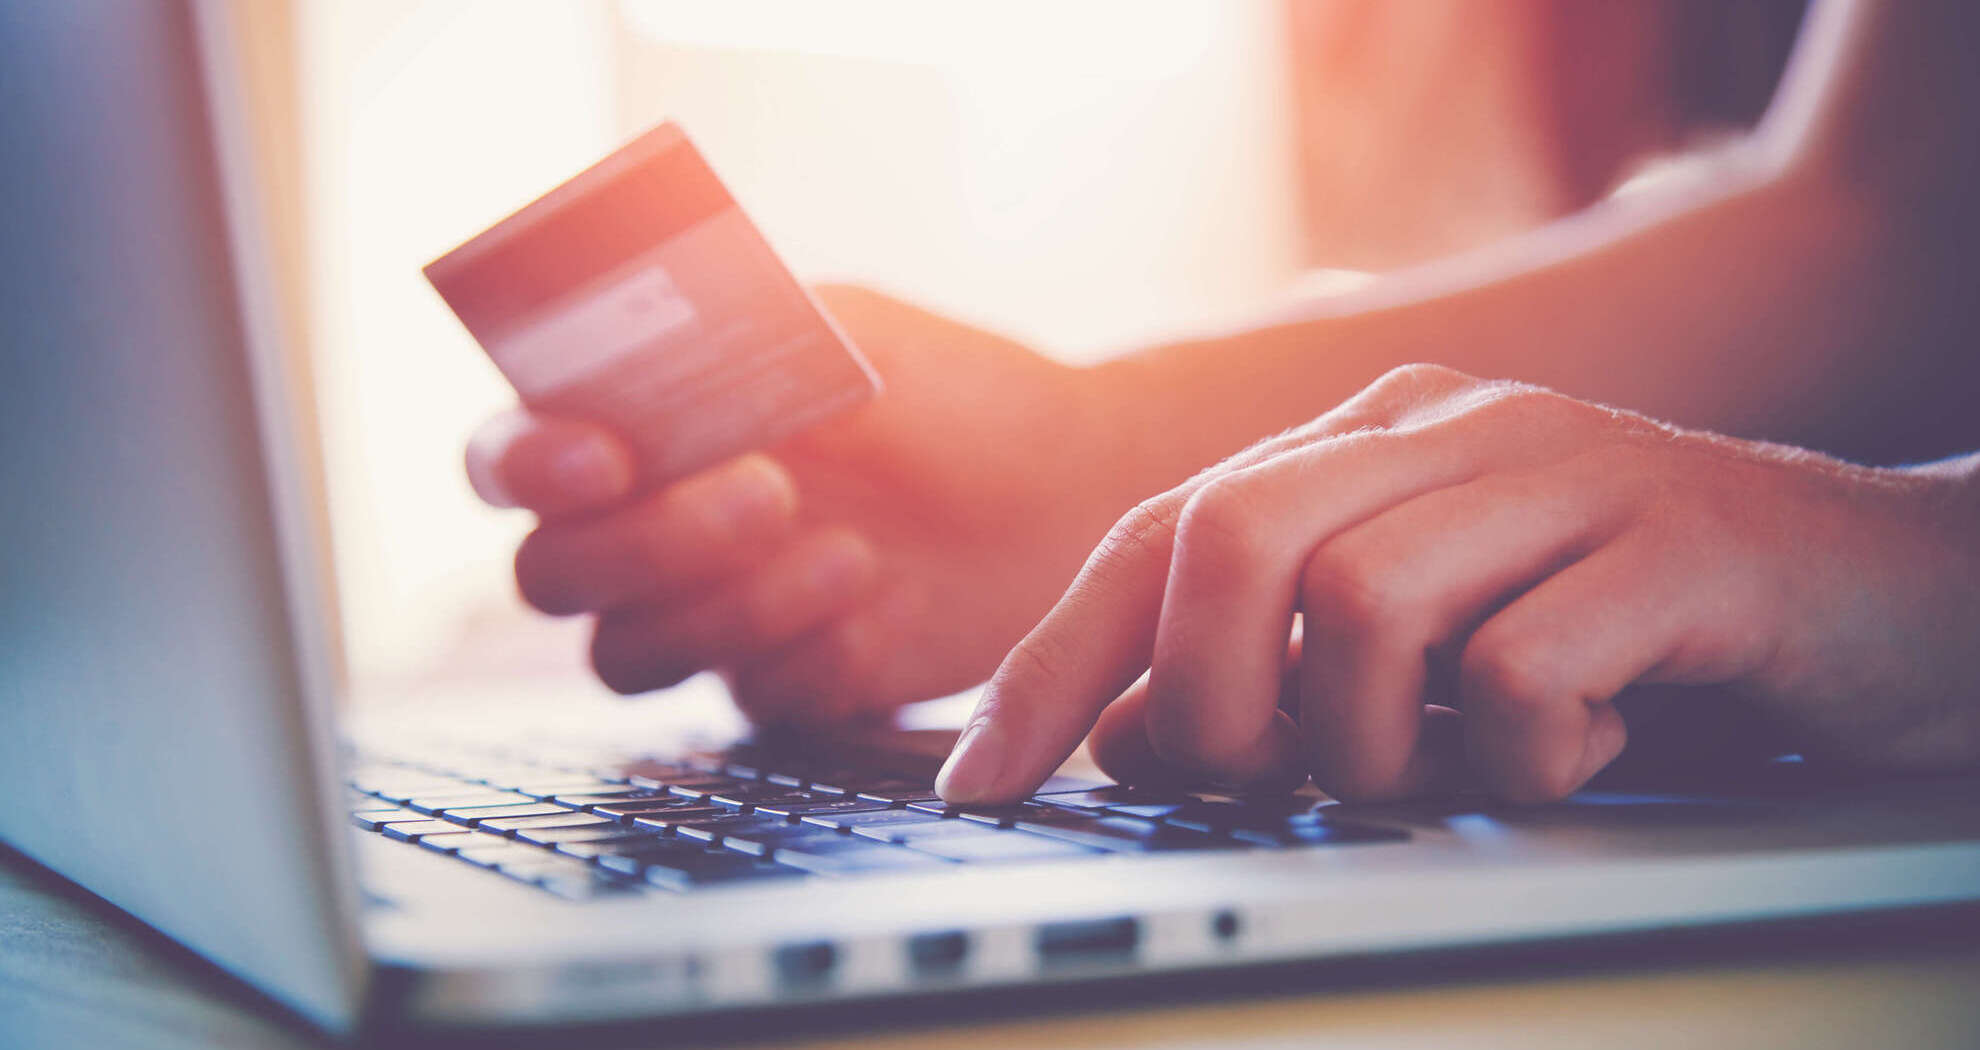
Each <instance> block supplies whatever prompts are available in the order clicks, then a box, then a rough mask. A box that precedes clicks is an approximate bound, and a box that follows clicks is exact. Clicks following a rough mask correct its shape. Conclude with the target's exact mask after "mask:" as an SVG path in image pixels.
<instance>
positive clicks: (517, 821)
mask: <svg viewBox="0 0 1980 1050" xmlns="http://www.w3.org/2000/svg"><path fill="white" fill-rule="evenodd" d="M611 823H613V821H612V819H611V818H610V817H600V816H594V815H592V814H590V813H578V812H575V811H573V810H564V811H563V812H561V813H555V814H542V815H538V816H527V817H501V818H498V819H494V820H479V821H476V822H475V825H474V826H475V827H478V828H484V829H486V830H489V831H504V832H507V831H521V830H523V829H524V828H576V827H584V826H587V825H591V824H611Z"/></svg>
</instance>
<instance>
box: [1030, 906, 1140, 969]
mask: <svg viewBox="0 0 1980 1050" xmlns="http://www.w3.org/2000/svg"><path fill="white" fill-rule="evenodd" d="M1035 943H1036V945H1037V948H1038V960H1039V962H1040V963H1042V964H1044V965H1046V966H1060V965H1085V964H1092V963H1107V962H1130V961H1132V960H1133V959H1134V953H1135V948H1136V947H1137V946H1139V945H1140V943H1141V924H1140V923H1139V922H1138V921H1136V920H1135V919H1134V917H1133V916H1122V917H1120V918H1116V919H1083V920H1080V921H1077V922H1053V923H1046V924H1045V925H1043V926H1040V927H1039V928H1038V935H1037V939H1036V942H1035Z"/></svg>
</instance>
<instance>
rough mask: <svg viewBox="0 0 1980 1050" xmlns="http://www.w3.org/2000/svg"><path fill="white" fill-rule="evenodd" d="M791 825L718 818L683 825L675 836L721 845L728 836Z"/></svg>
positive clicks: (773, 820)
mask: <svg viewBox="0 0 1980 1050" xmlns="http://www.w3.org/2000/svg"><path fill="white" fill-rule="evenodd" d="M789 826H790V824H789V823H787V822H785V821H782V820H778V819H777V818H775V817H757V816H752V815H747V814H745V815H740V816H729V817H717V818H715V819H713V820H703V821H697V822H695V823H692V824H681V825H678V826H677V827H675V828H674V834H676V835H679V836H681V837H682V838H689V839H698V840H700V841H702V842H708V843H716V844H719V843H720V842H721V841H722V839H723V838H724V837H726V836H728V835H742V834H747V833H749V832H767V831H775V830H779V829H782V828H787V827H789Z"/></svg>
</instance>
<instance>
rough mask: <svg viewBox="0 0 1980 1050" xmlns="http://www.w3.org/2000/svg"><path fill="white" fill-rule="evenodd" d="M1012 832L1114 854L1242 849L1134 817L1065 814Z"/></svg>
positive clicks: (1020, 824) (1025, 822) (1020, 823)
mask: <svg viewBox="0 0 1980 1050" xmlns="http://www.w3.org/2000/svg"><path fill="white" fill-rule="evenodd" d="M1016 830H1018V831H1023V832H1027V833H1030V834H1033V835H1043V836H1045V837H1047V838H1054V839H1059V840H1061V841H1064V842H1071V843H1074V844H1076V845H1081V846H1091V847H1093V848H1095V849H1104V850H1109V851H1112V852H1117V853H1128V852H1143V851H1171V850H1205V849H1242V848H1244V844H1243V843H1240V842H1235V841H1233V840H1231V839H1227V838H1221V837H1214V836H1210V835H1203V834H1198V833H1196V832H1193V831H1185V830H1183V829H1181V828H1173V827H1168V826H1166V825H1162V824H1156V823H1152V822H1150V821H1145V820H1139V819H1136V818H1134V817H1111V816H1098V817H1096V816H1089V815H1086V814H1081V813H1068V814H1066V815H1065V816H1063V817H1055V818H1052V819H1049V820H1021V821H1018V823H1017V825H1016Z"/></svg>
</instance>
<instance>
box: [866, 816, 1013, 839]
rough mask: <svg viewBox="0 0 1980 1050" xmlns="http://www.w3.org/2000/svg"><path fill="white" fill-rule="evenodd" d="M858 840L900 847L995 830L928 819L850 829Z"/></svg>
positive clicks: (970, 824)
mask: <svg viewBox="0 0 1980 1050" xmlns="http://www.w3.org/2000/svg"><path fill="white" fill-rule="evenodd" d="M852 833H853V834H855V835H858V836H859V837H860V838H864V839H872V840H873V841H875V842H891V843H893V844H895V845H901V844H904V843H906V842H908V841H909V840H911V839H927V838H953V837H955V836H958V835H995V834H997V829H996V828H994V827H986V826H984V825H982V824H978V823H976V822H974V821H968V820H943V819H940V818H930V819H927V820H923V821H921V822H919V823H901V824H870V825H867V826H865V827H859V828H854V829H852Z"/></svg>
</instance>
